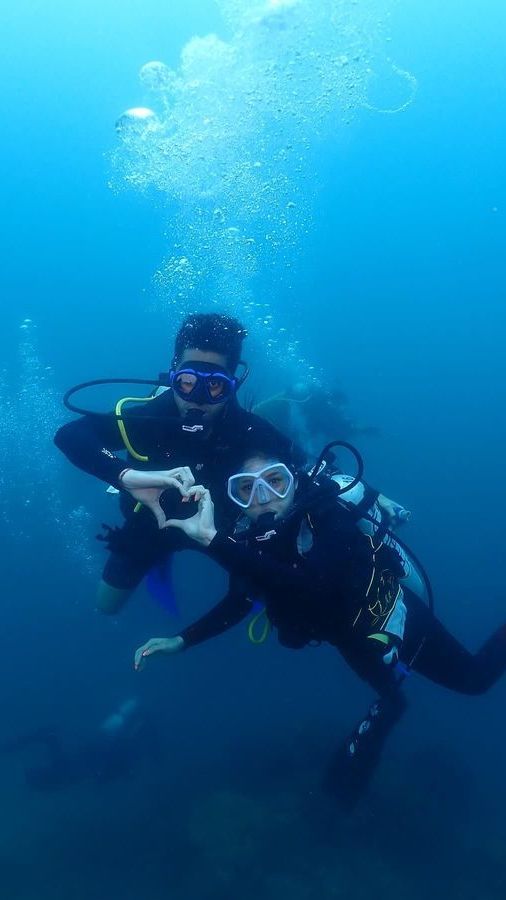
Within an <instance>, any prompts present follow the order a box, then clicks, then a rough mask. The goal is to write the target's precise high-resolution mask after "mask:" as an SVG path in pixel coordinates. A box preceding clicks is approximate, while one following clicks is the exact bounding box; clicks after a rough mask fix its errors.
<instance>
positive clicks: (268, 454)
mask: <svg viewBox="0 0 506 900" xmlns="http://www.w3.org/2000/svg"><path fill="white" fill-rule="evenodd" d="M295 455H296V454H295V452H294V447H293V445H292V444H289V443H288V441H276V440H273V439H267V440H266V441H265V442H264V441H260V442H259V444H258V445H257V446H256V447H252V448H248V450H246V451H245V453H243V454H242V458H241V469H242V470H244V466H245V464H246V462H247V460H248V459H253V458H254V457H255V456H257V457H260V459H265V461H266V464H268V463H270V462H272V463H275V462H280V463H284V464H285V466H287V467H288V468H289V469H290V471H291V472H293V473H294V474H296V472H297V465H296V461H295Z"/></svg>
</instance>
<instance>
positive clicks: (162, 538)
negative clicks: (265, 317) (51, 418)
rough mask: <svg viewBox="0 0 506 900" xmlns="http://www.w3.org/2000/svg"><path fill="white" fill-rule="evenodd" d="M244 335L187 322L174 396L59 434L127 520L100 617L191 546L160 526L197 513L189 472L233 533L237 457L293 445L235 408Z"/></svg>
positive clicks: (208, 321)
mask: <svg viewBox="0 0 506 900" xmlns="http://www.w3.org/2000/svg"><path fill="white" fill-rule="evenodd" d="M245 336H246V331H245V329H244V328H243V326H242V325H241V324H240V323H239V322H238V321H237V320H236V319H234V318H232V317H230V316H227V315H220V314H216V313H206V314H194V315H189V316H188V317H187V318H186V319H185V320H184V321H183V323H182V325H181V327H180V329H179V331H178V333H177V336H176V341H175V348H174V356H173V360H172V366H171V372H170V376H169V382H170V387H169V388H168V390H166V391H163V392H162V393H160V394H159V395H157V396H155V397H153V398H152V399H149V400H146V402H144V403H142V404H140V405H139V404H137V405H136V406H135V407H131V406H130V407H129V408H128V409H124V410H122V412H121V416H120V417H118V415H116V414H115V413H111V414H110V415H91V414H90V415H85V416H82V417H81V418H79V419H76V420H74V421H72V422H69V423H68V424H66V425H63V427H61V428H60V429H59V431H58V432H57V434H56V436H55V443H56V446H57V447H58V448H59V449H60V450H61V451H62V452H63V453H64V454H65V456H67V458H68V459H69V460H70V461H71V462H72V463H73V464H74V465H76V466H77V467H78V468H80V469H82V470H83V471H84V472H87V473H89V474H90V475H94V476H95V477H97V478H99V479H101V480H102V481H104V482H105V483H106V484H108V485H112V487H113V488H116V489H118V490H119V491H120V494H121V497H120V505H121V509H122V512H123V514H124V516H125V523H124V525H123V526H122V527H121V528H116V529H109V534H108V537H107V544H108V549H109V550H110V554H109V557H108V559H107V562H106V564H105V568H104V571H103V577H102V581H101V583H100V586H99V591H98V597H97V605H98V608H99V609H100V610H101V611H102V612H104V613H109V614H115V613H118V612H119V611H120V610H121V608H122V607H123V605H124V604H125V602H126V601H127V599H128V597H129V596H130V595H131V593H132V592H133V591H134V590H135V588H136V587H137V586H138V585H139V584H140V582H141V581H142V580H143V578H144V577H145V576H146V575H148V573H150V572H153V571H154V569H155V568H156V566H158V565H160V564H163V562H164V561H166V560H167V559H168V558H169V557H170V554H171V553H173V552H174V551H176V550H181V549H185V548H188V547H195V544H194V543H193V542H190V541H189V540H188V539H187V538H186V537H185V535H184V534H183V533H182V532H179V533H178V532H177V531H176V530H175V529H164V528H163V525H164V523H165V522H166V516H174V515H177V516H178V517H179V516H184V515H185V510H187V513H188V514H189V515H192V514H193V513H192V510H191V509H190V508H189V507H188V506H185V505H182V504H181V500H183V501H184V500H185V499H186V497H187V496H188V489H189V488H190V487H191V486H192V485H193V484H194V478H193V473H195V475H196V477H197V478H198V480H199V482H201V483H203V484H205V485H206V486H207V487H208V488H209V489H210V490H212V492H213V498H214V502H215V505H216V516H217V521H218V522H219V524H220V527H227V522H229V517H230V508H231V506H232V505H231V504H230V503H229V501H228V498H227V496H226V491H225V490H224V486H225V485H226V479H227V477H228V475H229V474H230V472H232V471H234V467H235V466H236V465H237V461H238V459H239V458H240V457H241V456H244V454H245V452H247V448H248V447H252V446H256V444H257V443H258V442H261V440H262V438H263V439H265V438H266V436H267V435H270V436H271V437H273V436H274V435H277V438H276V439H277V440H279V441H280V442H281V443H282V445H283V446H285V447H286V448H288V441H287V440H285V439H283V437H282V436H281V435H279V434H278V433H277V432H275V429H274V428H273V426H271V425H270V424H269V423H268V422H266V421H264V420H262V419H261V418H259V417H258V416H256V415H254V414H252V413H250V412H247V411H246V410H245V409H243V408H242V407H241V406H240V405H239V403H238V400H237V391H238V389H239V387H240V386H241V384H242V383H243V381H244V380H245V377H246V375H247V367H246V366H245V364H244V363H242V365H243V367H244V369H245V372H243V374H241V375H237V374H236V372H237V369H238V367H239V366H240V365H241V350H242V343H243V340H244V338H245ZM118 451H124V452H123V454H122V455H121V456H120V455H118ZM162 495H163V496H162Z"/></svg>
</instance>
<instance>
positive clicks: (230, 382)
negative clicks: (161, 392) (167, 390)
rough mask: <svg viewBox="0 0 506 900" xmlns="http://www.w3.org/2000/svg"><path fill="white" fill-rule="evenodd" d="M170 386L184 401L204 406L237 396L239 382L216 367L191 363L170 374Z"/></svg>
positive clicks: (223, 401)
mask: <svg viewBox="0 0 506 900" xmlns="http://www.w3.org/2000/svg"><path fill="white" fill-rule="evenodd" d="M170 384H171V387H172V389H173V391H174V392H175V393H176V394H177V395H178V397H181V399H182V400H189V401H191V402H192V403H197V404H198V405H199V406H203V405H204V404H206V403H211V404H214V403H225V401H226V400H229V399H230V397H232V396H233V395H234V394H235V392H236V390H237V384H238V382H237V378H230V376H229V375H227V374H226V373H225V372H223V371H222V370H221V369H219V368H216V367H215V366H212V365H209V364H208V363H203V362H195V363H192V362H191V361H189V362H187V363H185V364H184V365H183V366H181V368H179V369H176V370H174V371H172V372H171V373H170Z"/></svg>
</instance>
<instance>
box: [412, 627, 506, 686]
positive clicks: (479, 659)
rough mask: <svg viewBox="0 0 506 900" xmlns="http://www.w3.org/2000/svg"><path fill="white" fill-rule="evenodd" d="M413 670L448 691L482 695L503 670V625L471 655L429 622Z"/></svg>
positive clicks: (505, 656) (505, 665)
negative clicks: (427, 631)
mask: <svg viewBox="0 0 506 900" xmlns="http://www.w3.org/2000/svg"><path fill="white" fill-rule="evenodd" d="M413 668H414V669H415V671H417V672H419V673H420V674H421V675H424V676H425V677H426V678H429V679H430V680H431V681H434V682H435V683H436V684H440V685H442V686H443V687H446V688H449V689H450V690H452V691H457V692H458V693H461V694H484V693H485V692H486V691H488V689H489V688H491V687H492V685H493V684H495V682H496V681H497V680H498V679H499V678H500V677H501V675H503V674H504V672H505V671H506V626H503V627H501V628H499V629H498V630H497V631H496V632H495V633H494V634H493V635H492V636H491V637H490V638H489V639H488V641H486V642H485V644H484V645H483V646H482V648H481V649H480V650H479V651H478V652H477V653H475V654H473V653H470V652H469V650H466V648H465V647H463V646H462V644H460V643H459V641H457V639H456V638H454V637H453V635H452V634H450V632H449V631H447V630H446V628H445V627H444V625H442V624H441V622H439V621H438V620H437V619H433V621H432V623H431V629H430V631H429V633H428V635H427V636H426V638H425V642H424V644H423V646H422V648H421V650H420V653H419V654H418V656H417V658H416V660H415V662H414V664H413Z"/></svg>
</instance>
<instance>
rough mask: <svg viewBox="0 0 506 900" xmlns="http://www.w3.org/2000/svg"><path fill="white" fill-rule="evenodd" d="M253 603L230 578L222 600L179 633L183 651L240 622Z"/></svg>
mask: <svg viewBox="0 0 506 900" xmlns="http://www.w3.org/2000/svg"><path fill="white" fill-rule="evenodd" d="M253 603H254V600H253V599H252V598H251V597H250V596H249V595H248V593H247V592H246V591H245V590H244V589H239V587H238V585H237V584H236V582H235V579H233V578H232V579H231V582H230V587H229V590H228V593H227V594H226V596H225V597H224V598H223V600H221V601H220V602H219V603H217V604H216V606H213V608H212V609H210V610H209V612H207V613H205V614H204V615H203V616H201V617H200V619H197V620H196V621H195V622H193V624H192V625H188V627H187V628H185V629H184V630H183V631H182V632H181V634H180V637H181V638H182V639H183V641H184V647H185V649H186V648H187V647H194V646H195V645H196V644H201V643H202V642H203V641H208V640H209V639H210V638H213V637H217V636H218V635H219V634H223V632H224V631H228V629H229V628H233V627H234V625H237V624H238V623H239V622H242V620H243V619H245V618H246V616H248V615H249V614H250V612H251V610H252V609H253Z"/></svg>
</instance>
